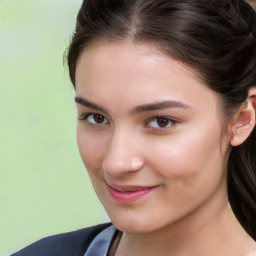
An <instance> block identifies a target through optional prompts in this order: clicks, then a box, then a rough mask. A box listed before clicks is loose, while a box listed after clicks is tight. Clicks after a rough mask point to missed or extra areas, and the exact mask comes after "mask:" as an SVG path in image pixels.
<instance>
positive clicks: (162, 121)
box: [147, 117, 177, 129]
mask: <svg viewBox="0 0 256 256" xmlns="http://www.w3.org/2000/svg"><path fill="white" fill-rule="evenodd" d="M176 123H177V121H175V120H173V119H171V118H168V117H154V118H152V119H151V120H150V121H149V122H147V125H148V126H151V127H153V128H160V129H161V128H162V129H166V128H169V127H171V126H173V125H175V124H176Z"/></svg>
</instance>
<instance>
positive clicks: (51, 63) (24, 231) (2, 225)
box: [0, 0, 106, 256]
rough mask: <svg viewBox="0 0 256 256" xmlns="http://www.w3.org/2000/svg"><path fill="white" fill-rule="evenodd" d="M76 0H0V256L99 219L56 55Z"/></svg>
mask: <svg viewBox="0 0 256 256" xmlns="http://www.w3.org/2000/svg"><path fill="white" fill-rule="evenodd" d="M81 2H82V1H81V0H0V255H1V256H4V255H9V254H10V253H11V252H14V251H16V250H19V249H21V248H22V247H24V246H26V245H28V244H29V243H31V242H33V241H35V240H38V239H40V238H42V237H45V236H48V235H52V234H56V233H61V232H67V231H72V230H76V229H80V228H83V227H86V226H89V225H93V224H96V223H99V222H103V221H105V220H106V217H105V216H106V215H105V213H104V211H103V208H102V207H101V205H100V203H99V202H98V200H97V198H96V196H95V195H94V192H93V189H92V187H91V184H90V181H89V178H88V175H87V173H86V170H85V167H84V166H83V163H82V161H81V159H80V156H79V153H78V149H77V146H76V134H75V132H76V131H75V130H76V111H75V104H74V90H73V88H72V85H71V83H70V81H69V78H68V69H67V66H66V65H65V64H63V55H64V52H65V50H66V48H67V46H68V43H69V40H70V36H71V34H72V31H73V29H74V26H75V18H76V14H77V11H78V9H79V7H80V5H81Z"/></svg>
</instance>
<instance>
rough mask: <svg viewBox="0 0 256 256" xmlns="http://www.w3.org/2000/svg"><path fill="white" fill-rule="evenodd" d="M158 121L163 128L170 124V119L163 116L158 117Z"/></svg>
mask: <svg viewBox="0 0 256 256" xmlns="http://www.w3.org/2000/svg"><path fill="white" fill-rule="evenodd" d="M156 122H157V125H158V126H159V127H161V128H164V127H167V126H168V125H169V124H170V120H169V119H167V118H163V117H158V118H157V120H156Z"/></svg>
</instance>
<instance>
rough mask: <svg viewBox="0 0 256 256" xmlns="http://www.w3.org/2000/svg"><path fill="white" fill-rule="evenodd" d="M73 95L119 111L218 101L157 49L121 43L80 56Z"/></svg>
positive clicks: (98, 46) (101, 44) (104, 44)
mask: <svg viewBox="0 0 256 256" xmlns="http://www.w3.org/2000/svg"><path fill="white" fill-rule="evenodd" d="M76 94H77V95H78V96H86V98H90V99H91V100H93V101H96V102H97V103H99V102H100V103H101V102H102V103H103V104H105V105H109V104H111V106H112V107H113V108H114V107H115V108H118V109H120V106H125V105H130V106H131V105H136V104H137V105H139V104H141V103H145V104H146V103H148V102H153V101H159V100H169V99H172V100H178V101H183V102H185V103H186V104H188V105H193V104H196V103H199V102H200V103H201V107H202V104H206V105H211V106H216V105H217V103H216V100H217V98H218V96H217V94H216V93H215V92H213V91H212V90H210V89H209V88H208V87H207V86H206V85H205V84H204V83H203V82H201V81H200V79H199V78H198V77H197V76H196V74H195V73H194V72H193V71H192V70H191V69H189V68H188V67H187V66H186V65H184V64H182V63H181V62H179V61H177V60H175V59H173V58H171V57H170V56H167V55H166V54H164V53H163V52H161V51H160V50H159V49H158V48H157V47H155V46H152V45H147V44H133V43H132V42H124V41H122V42H106V41H102V42H97V43H95V44H94V45H92V46H91V47H90V48H88V49H86V50H84V51H83V52H82V54H81V56H80V58H79V60H78V63H77V69H76ZM118 106H119V107H118ZM213 109H215V107H214V108H212V110H213Z"/></svg>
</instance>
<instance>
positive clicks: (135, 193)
mask: <svg viewBox="0 0 256 256" xmlns="http://www.w3.org/2000/svg"><path fill="white" fill-rule="evenodd" d="M107 187H108V192H109V194H110V196H111V197H112V198H113V199H114V200H115V201H117V202H119V203H122V204H130V203H133V202H135V201H137V200H139V199H140V198H142V197H144V196H146V195H147V194H149V193H150V192H152V191H153V190H154V189H156V188H157V187H158V186H132V185H131V186H121V185H113V184H111V185H109V184H107Z"/></svg>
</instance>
